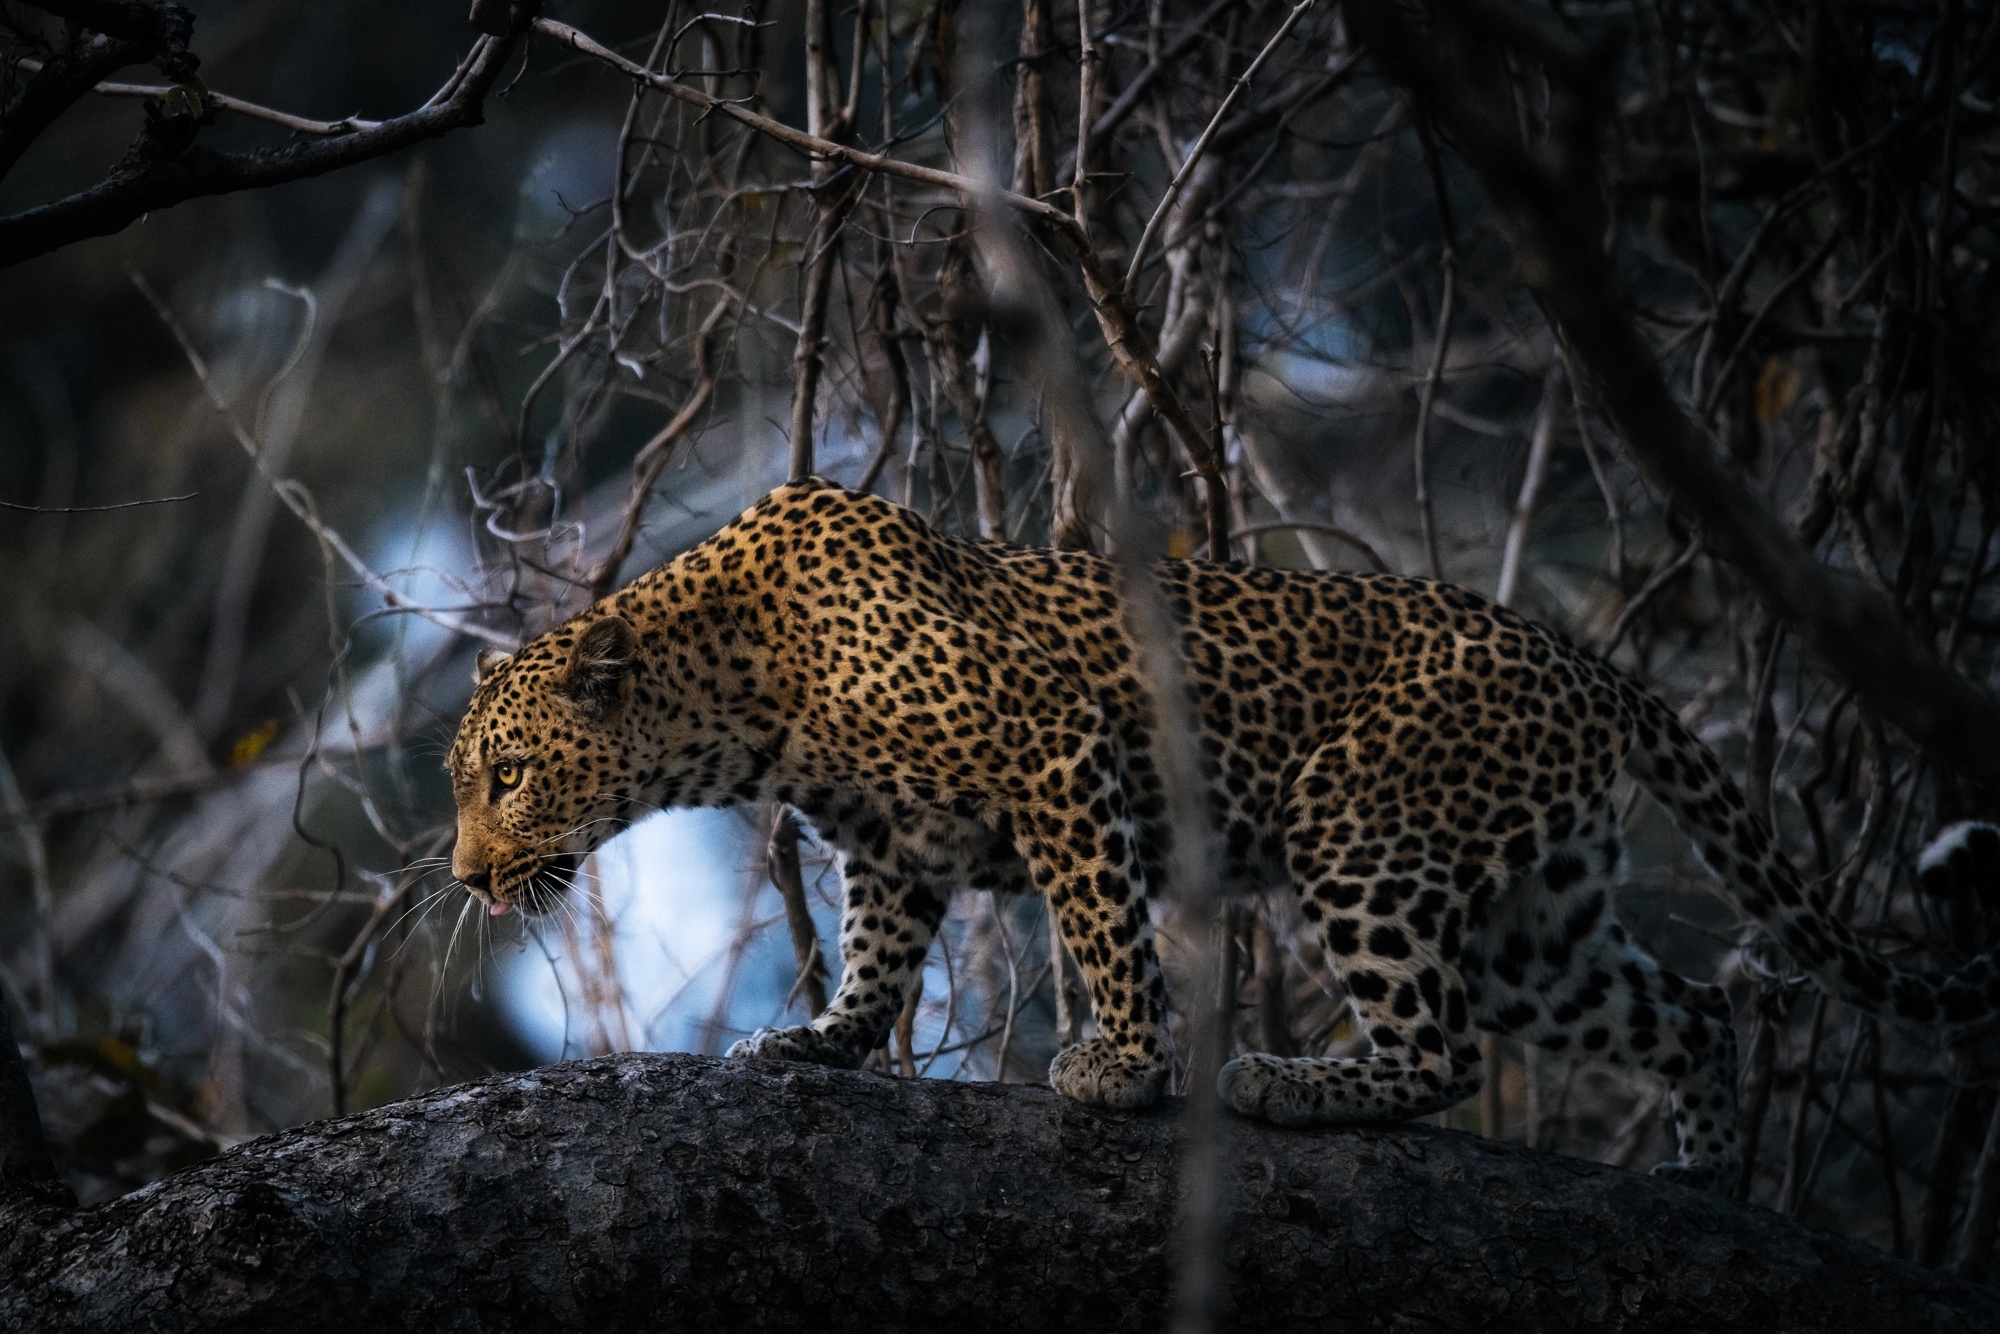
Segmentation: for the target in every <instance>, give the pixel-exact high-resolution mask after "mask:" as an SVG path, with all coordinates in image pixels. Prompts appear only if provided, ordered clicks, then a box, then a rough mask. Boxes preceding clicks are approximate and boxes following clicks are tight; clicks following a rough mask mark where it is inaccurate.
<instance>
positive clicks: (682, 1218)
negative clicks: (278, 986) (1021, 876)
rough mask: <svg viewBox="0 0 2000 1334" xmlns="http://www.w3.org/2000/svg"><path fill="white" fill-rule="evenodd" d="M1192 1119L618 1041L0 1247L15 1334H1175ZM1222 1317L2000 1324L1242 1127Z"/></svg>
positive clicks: (1675, 1325)
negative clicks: (547, 1331) (606, 1049)
mask: <svg viewBox="0 0 2000 1334" xmlns="http://www.w3.org/2000/svg"><path fill="white" fill-rule="evenodd" d="M1179 1120H1180V1117H1179V1116H1178V1115H1176V1114H1173V1113H1172V1112H1168V1113H1166V1114H1141V1115H1123V1114H1106V1113H1100V1112H1092V1111H1088V1110H1086V1109H1083V1108H1079V1107H1077V1106H1075V1105H1073V1104H1066V1103H1061V1102H1059V1101H1057V1100H1056V1098H1055V1096H1054V1095H1053V1094H1052V1093H1050V1092H1049V1091H1048V1090H1047V1089H1040V1088H1031V1087H1025V1086H1020V1085H1013V1086H1002V1085H997V1084H965V1083H954V1082H945V1081H941V1080H904V1079H888V1078H882V1077H879V1076H874V1075H868V1074H861V1073H849V1072H841V1071H833V1070H826V1069H820V1068H816V1067H811V1066H791V1065H776V1064H760V1063H751V1062H740V1061H718V1060H714V1059H708V1058H702V1057H695V1056H648V1055H624V1056H609V1057H603V1058H600V1059H597V1060H592V1061H581V1062H574V1063H571V1064H566V1065H558V1066H551V1067H547V1068H545V1069H541V1070H536V1071H532V1072H529V1073H526V1074H520V1075H508V1076H501V1077H497V1078H494V1079H490V1080H486V1081H483V1082H481V1083H477V1084H467V1085H460V1086H458V1087H456V1088H450V1089H443V1090H440V1091H438V1092H436V1093H432V1094H428V1095H426V1096H424V1097H420V1098H415V1099H412V1100H410V1101H408V1102H402V1103H395V1104H391V1105H390V1106H387V1107H382V1108H378V1109H377V1110H375V1111H372V1112H368V1113H365V1114H363V1115H360V1116H353V1117H348V1118H346V1119H344V1120H340V1121H331V1122H321V1123H319V1124H317V1125H315V1126H310V1127H306V1128H302V1129H299V1130H290V1131H285V1132H283V1133H281V1134H277V1135H272V1136H269V1137H267V1138H265V1139H262V1140H258V1141H256V1142H254V1143H252V1144H249V1145H245V1146H243V1147H242V1148H239V1149H235V1150H232V1151H230V1152H228V1153H225V1154H224V1155H222V1156H221V1157H220V1158H216V1159H212V1160H210V1161H209V1162H206V1163H203V1164H200V1165H198V1166H196V1167H193V1168H190V1169H188V1170H186V1171H184V1172H181V1173H179V1174H177V1175H175V1176H172V1177H169V1178H168V1179H167V1180H165V1181H163V1182H161V1183H160V1184H158V1185H156V1186H153V1187H150V1188H148V1189H147V1190H144V1191H141V1192H139V1193H138V1194H135V1195H129V1196H126V1197H125V1198H124V1199H122V1200H118V1201H115V1202H113V1203H111V1204H108V1205H105V1206H103V1207H102V1208H98V1209H92V1210H87V1211H82V1212H77V1213H72V1214H69V1215H67V1216H65V1217H60V1218H59V1221H57V1222H55V1223H54V1224H53V1225H45V1226H44V1228H42V1229H37V1228H34V1227H17V1228H14V1229H11V1230H7V1231H0V1238H4V1239H0V1275H4V1277H5V1282H4V1284H0V1324H4V1325H5V1326H6V1327H8V1328H11V1329H37V1330H44V1331H58V1330H72V1329H105V1328H117V1329H120V1330H126V1331H146V1330H164V1329H176V1330H178V1329H190V1328H201V1329H224V1328H283V1329H285V1330H287V1331H289V1334H308V1332H309V1331H316V1330H330V1331H339V1334H347V1332H348V1331H351V1330H353V1329H356V1328H374V1327H394V1328H399V1329H400V1328H426V1329H437V1330H459V1329H468V1330H469V1329H474V1328H479V1329H487V1330H510V1329H527V1328H569V1329H576V1328H590V1329H593V1330H605V1331H611V1330H621V1329H675V1328H727V1329H739V1330H764V1329H799V1328H804V1327H807V1326H808V1325H810V1326H811V1327H813V1328H819V1329H827V1330H842V1329H936V1328H946V1327H949V1328H952V1329H955V1330H958V1331H961V1334H976V1332H977V1331H985V1330H996V1331H997V1330H1005V1331H1008V1332H1009V1334H1012V1332H1013V1331H1016V1330H1020V1329H1065V1328H1067V1329H1078V1328H1093V1329H1103V1330H1107V1331H1110V1330H1138V1329H1156V1328H1158V1327H1159V1326H1160V1323H1161V1320H1162V1317H1163V1316H1164V1314H1165V1311H1166V1306H1167V1301H1168V1295H1169V1292H1170V1289H1171V1285H1172V1282H1173V1272H1172V1271H1173V1256H1174V1252H1173V1246H1172V1229H1173V1218H1174V1214H1175V1194H1176V1173H1175V1161H1174V1160H1175V1152H1174V1146H1175V1139H1176V1135H1177V1133H1178V1122H1179ZM1228 1129H1229V1132H1230V1133H1229V1138H1230V1140H1231V1141H1232V1142H1231V1144H1230V1145H1229V1147H1228V1149H1227V1151H1226V1153H1225V1158H1224V1162H1223V1190H1222V1196H1221V1198H1222V1203H1223V1208H1224V1210H1225V1215H1224V1222H1225V1223H1226V1234H1225V1235H1226V1238H1227V1239H1226V1241H1225V1242H1223V1243H1222V1248H1221V1257H1222V1260H1223V1263H1224V1274H1225V1278H1226V1282H1227V1291H1226V1294H1225V1295H1224V1299H1223V1303H1222V1306H1221V1308H1220V1311H1219V1313H1218V1314H1219V1317H1220V1318H1219V1319H1218V1321H1217V1325H1218V1327H1219V1328H1224V1329H1232V1330H1256V1331H1259V1332H1260V1334H1275V1331H1280V1330H1292V1329H1300V1330H1304V1329H1313V1330H1320V1329H1325V1328H1328V1327H1330V1324H1348V1325H1352V1326H1354V1327H1357V1328H1359V1327H1367V1328H1384V1329H1386V1328H1390V1327H1396V1328H1402V1327H1405V1326H1409V1327H1416V1326H1422V1327H1426V1328H1452V1329H1460V1328H1480V1329H1485V1330H1493V1331H1510V1330H1533V1331H1537V1332H1538V1334H1562V1332H1563V1331H1570V1330H1584V1329H1593V1330H1595V1329H1605V1328H1616V1329H1619V1330H1621V1331H1625V1334H1647V1332H1649V1331H1673V1332H1674V1334H1689V1332H1692V1331H1708V1330H1717V1331H1719V1330H1736V1329H1758V1330H1764V1331H1770V1332H1771V1334H1793V1332H1799V1331H1806V1330H1813V1331H1819V1332H1821V1334H1844V1332H1845V1331H1863V1330H1866V1331H1869V1332H1870V1334H1897V1332H1899V1331H1905V1330H1908V1331H1916V1330H1924V1331H1932V1332H1937V1334H1949V1332H1951V1331H1971V1330H1976V1329H1991V1328H1995V1327H1996V1325H2000V1294H1996V1293H1995V1292H1994V1290H1993V1289H1991V1288H1987V1287H1983V1286H1980V1285H1977V1284H1972V1283H1967V1282H1965V1281H1963V1280H1960V1279H1956V1278H1953V1277H1951V1276H1949V1275H1946V1274H1942V1273H1937V1272H1933V1271H1930V1270H1926V1269H1923V1268H1920V1267H1918V1266H1916V1265H1913V1264H1910V1263H1908V1262H1905V1261H1900V1260H1896V1259H1894V1258H1892V1257H1890V1256H1888V1255H1885V1254H1883V1253H1882V1252H1880V1251H1877V1250H1874V1249H1872V1248H1870V1247H1867V1246H1862V1245H1860V1244H1858V1243H1855V1242H1850V1241H1843V1240H1840V1239H1837V1238H1834V1237H1831V1236H1828V1235H1826V1234H1824V1233H1819V1232H1814V1231H1811V1230H1809V1229H1807V1228H1805V1227H1802V1226H1800V1225H1799V1224H1797V1223H1794V1222H1792V1221H1790V1220H1788V1219H1784V1218H1781V1217H1779V1216H1777V1215H1775V1214H1772V1213H1769V1212H1767V1211H1764V1210H1760V1209H1749V1208H1745V1207H1743V1206H1740V1205H1736V1204H1732V1203H1730V1202H1728V1201H1725V1200H1722V1199H1718V1198H1716V1197H1714V1196H1709V1195H1703V1194H1698V1193H1696V1192H1693V1191H1689V1190H1684V1189H1682V1188H1679V1187H1676V1186H1670V1185H1665V1184H1663V1183H1660V1182H1656V1181H1654V1180H1652V1179H1650V1178H1648V1177H1645V1176H1640V1175H1636V1174H1633V1173H1628V1172H1623V1171H1619V1170H1617V1169H1615V1168H1610V1167H1603V1166H1599V1165H1596V1164H1592V1163H1585V1162H1581V1161H1578V1160H1577V1159H1573V1158H1564V1157H1559V1156H1557V1155H1554V1154H1546V1153H1538V1152H1534V1151H1532V1150H1527V1149H1523V1148H1519V1147H1515V1146H1510V1145H1504V1144H1495V1143H1492V1142H1489V1141H1483V1140H1479V1139H1476V1138H1474V1137H1472V1136H1469V1135H1465V1134H1462V1133H1458V1132H1454V1131H1448V1130H1441V1129H1437V1128H1435V1127H1431V1126H1424V1125H1406V1126H1356V1127H1352V1128H1349V1129H1345V1130H1339V1131H1326V1132H1319V1133H1308V1132H1300V1131H1288V1130H1280V1129H1276V1128H1274V1127H1270V1126H1264V1125H1256V1124H1250V1123H1245V1122H1234V1123H1231V1124H1230V1126H1229V1127H1228Z"/></svg>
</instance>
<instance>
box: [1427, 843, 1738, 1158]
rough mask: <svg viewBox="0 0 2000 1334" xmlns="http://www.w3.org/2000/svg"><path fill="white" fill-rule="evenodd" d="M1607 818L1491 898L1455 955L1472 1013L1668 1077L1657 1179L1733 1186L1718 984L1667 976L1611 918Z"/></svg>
mask: <svg viewBox="0 0 2000 1334" xmlns="http://www.w3.org/2000/svg"><path fill="white" fill-rule="evenodd" d="M1620 863H1621V854H1620V849H1619V841H1618V837H1617V833H1616V830H1615V829H1613V828H1611V827H1610V826H1609V817H1608V816H1607V815H1602V814H1600V815H1598V816H1595V817H1592V818H1590V819H1586V820H1585V821H1584V822H1583V823H1582V824H1581V825H1580V826H1579V829H1578V833H1577V836H1576V837H1575V838H1574V839H1572V840H1569V841H1567V842H1565V843H1564V844H1562V845H1559V846H1558V847H1556V848H1555V849H1553V850H1552V851H1551V852H1550V853H1549V854H1548V856H1547V857H1546V858H1545V859H1544V860H1543V862H1542V864H1541V866H1540V867H1539V868H1538V869H1537V870H1536V871H1535V872H1534V873H1533V874H1531V875H1529V876H1527V877H1526V878H1525V879H1524V880H1523V881H1522V882H1521V883H1520V884H1519V885H1518V886H1517V887H1516V888H1514V889H1513V890H1511V891H1509V892H1508V893H1507V894H1506V895H1504V896H1503V897H1502V898H1501V899H1500V900H1498V901H1497V902H1496V903H1495V905H1494V910H1493V912H1492V914H1491V916H1490V919H1489V920H1488V921H1487V922H1486V923H1485V925H1484V926H1483V927H1482V929H1481V930H1480V931H1479V932H1478V933H1477V934H1476V935H1475V936H1474V938H1473V939H1472V940H1470V941H1469V942H1468V943H1467V945H1466V949H1465V952H1464V954H1463V955H1462V957H1461V967H1462V968H1463V969H1464V972H1465V976H1466V984H1467V988H1468V994H1469V995H1470V997H1471V1000H1472V1014H1473V1021H1474V1022H1475V1023H1476V1024H1478V1026H1479V1027H1481V1028H1485V1029H1490V1030H1491V1031H1493V1032H1496V1033H1504V1034H1507V1035H1509V1036H1512V1037H1516V1038H1519V1039H1520V1040H1521V1041H1523V1042H1532V1043H1534V1044H1535V1045H1537V1046H1539V1047H1542V1048H1544V1049H1546V1050H1548V1051H1555V1052H1561V1053H1563V1054H1564V1055H1566V1056H1572V1057H1576V1058H1579V1059H1582V1060H1594V1061H1603V1062H1606V1063H1608V1064H1612V1065H1622V1066H1629V1067H1632V1068H1636V1069H1640V1070H1647V1071H1651V1072H1652V1073H1654V1074H1656V1075H1658V1076H1660V1077H1661V1078H1662V1079H1664V1080H1665V1081H1666V1083H1667V1088H1668V1094H1669V1098H1670V1102H1671V1110H1672V1113H1673V1123H1674V1137H1675V1140H1676V1146H1677V1148H1678V1151H1679V1152H1678V1160H1677V1161H1675V1162H1671V1163H1661V1164H1660V1165H1659V1166H1658V1167H1655V1168H1654V1169H1653V1171H1654V1173H1655V1174H1656V1175H1660V1176H1672V1177H1675V1178H1676V1179H1679V1180H1681V1181H1684V1182H1686V1183H1687V1184H1689V1185H1696V1186H1705V1187H1709V1188H1712V1189H1732V1188H1734V1186H1735V1184H1736V1177H1737V1173H1738V1171H1739V1157H1738V1150H1737V1142H1736V1030H1735V1027H1734V1025H1733V1024H1732V1023H1731V1022H1730V1012H1729V998H1728V996H1727V995H1725V994H1724V992H1723V991H1722V989H1721V988H1720V987H1715V986H1710V985H1707V984H1705V983H1700V982H1690V981H1687V980H1686V979H1684V978H1681V977H1678V976H1676V975H1675V974H1673V973H1671V972H1668V971H1667V970H1666V969H1664V968H1662V967H1661V966H1660V965H1659V963H1658V961H1657V960H1655V959H1654V958H1653V957H1652V956H1651V955H1649V954H1647V953H1646V952H1645V951H1644V950H1643V949H1641V948H1640V947H1639V946H1638V945H1636V944H1634V943H1633V941H1632V939H1631V937H1630V935H1629V934H1627V932H1626V930H1625V928H1624V926H1623V925H1621V924H1620V923H1619V922H1618V920H1617V919H1616V918H1615V917H1614V916H1613V914H1612V908H1611V900H1610V889H1611V886H1612V885H1613V884H1614V883H1615V882H1616V879H1617V877H1618V875H1619V873H1620V869H1621V865H1620Z"/></svg>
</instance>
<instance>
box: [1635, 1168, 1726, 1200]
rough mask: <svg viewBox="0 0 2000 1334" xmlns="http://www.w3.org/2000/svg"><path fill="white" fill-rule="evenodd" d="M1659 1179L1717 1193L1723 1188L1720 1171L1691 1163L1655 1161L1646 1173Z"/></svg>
mask: <svg viewBox="0 0 2000 1334" xmlns="http://www.w3.org/2000/svg"><path fill="white" fill-rule="evenodd" d="M1647 1175H1648V1176H1651V1177H1653V1178H1654V1179H1655V1180H1659V1181H1671V1182H1673V1183H1674V1184H1675V1185H1677V1186H1686V1187H1688V1188H1690V1189H1692V1190H1705V1191H1709V1192H1712V1193H1719V1192H1721V1191H1722V1190H1723V1179H1722V1173H1720V1172H1718V1171H1716V1170H1715V1169H1714V1168H1713V1167H1699V1166H1696V1165H1695V1164H1692V1163H1656V1164H1654V1166H1653V1170H1652V1171H1651V1172H1649V1173H1647Z"/></svg>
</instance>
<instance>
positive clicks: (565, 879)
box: [488, 852, 583, 917]
mask: <svg viewBox="0 0 2000 1334" xmlns="http://www.w3.org/2000/svg"><path fill="white" fill-rule="evenodd" d="M582 866H583V855H582V854H581V853H572V852H558V853H553V854H551V855H549V856H546V857H539V858H536V859H535V860H534V861H532V862H528V863H525V864H522V865H521V866H520V867H519V868H518V870H515V868H509V869H510V870H514V874H512V875H510V876H509V877H508V878H507V881H506V883H504V884H501V883H496V884H495V885H494V887H493V896H492V899H491V907H490V908H489V909H488V911H490V912H492V914H493V915H494V916H496V917H498V916H500V915H501V914H503V913H505V912H507V911H508V910H509V909H513V908H518V909H519V910H520V911H521V914H522V915H523V916H526V917H546V916H547V915H548V914H549V913H551V912H553V911H555V909H556V907H557V906H558V905H559V904H561V902H562V901H563V896H564V895H565V894H567V893H569V891H570V889H571V887H572V886H573V885H574V884H575V883H576V876H577V872H578V871H579V870H580V869H581V868H582Z"/></svg>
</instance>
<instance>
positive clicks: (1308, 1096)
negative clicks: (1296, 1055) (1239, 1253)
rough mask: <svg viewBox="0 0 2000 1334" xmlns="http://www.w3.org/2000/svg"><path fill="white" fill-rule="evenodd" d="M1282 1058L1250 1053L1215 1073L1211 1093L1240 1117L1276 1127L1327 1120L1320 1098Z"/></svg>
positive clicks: (1311, 1123) (1289, 1063)
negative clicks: (1267, 1122) (1218, 1095)
mask: <svg viewBox="0 0 2000 1334" xmlns="http://www.w3.org/2000/svg"><path fill="white" fill-rule="evenodd" d="M1292 1067H1293V1062H1291V1061H1288V1060H1286V1059H1285V1058H1284V1057H1282V1056H1272V1055H1269V1054H1268V1053H1265V1052H1261V1051H1258V1052H1251V1053H1250V1054H1249V1055H1248V1056H1239V1057H1237V1058H1236V1059H1235V1060H1233V1061H1231V1062H1230V1063H1229V1064H1227V1065H1225V1066H1223V1067H1222V1069H1221V1070H1219V1071H1217V1072H1216V1076H1215V1091H1216V1092H1217V1093H1219V1094H1221V1095H1222V1101H1223V1102H1225V1103H1227V1104H1228V1105H1229V1106H1230V1107H1231V1108H1233V1109H1235V1110H1236V1111H1237V1112H1238V1113H1240V1114H1241V1115H1243V1116H1254V1117H1256V1118H1257V1119H1258V1120H1259V1121H1269V1122H1270V1123H1271V1124H1272V1125H1277V1126H1309V1125H1314V1124H1316V1123H1318V1122H1320V1121H1324V1120H1326V1119H1327V1117H1326V1112H1325V1109H1324V1107H1323V1102H1324V1099H1322V1098H1321V1096H1320V1091H1319V1089H1318V1088H1317V1087H1315V1086H1314V1085H1313V1084H1312V1083H1310V1082H1309V1081H1307V1080H1304V1079H1301V1078H1300V1077H1299V1072H1297V1071H1295V1070H1294V1069H1293V1068H1292Z"/></svg>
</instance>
